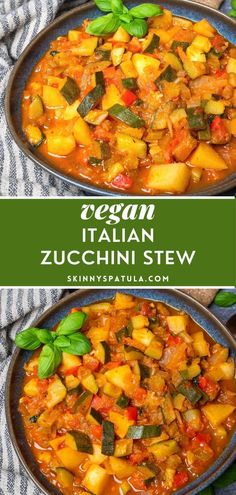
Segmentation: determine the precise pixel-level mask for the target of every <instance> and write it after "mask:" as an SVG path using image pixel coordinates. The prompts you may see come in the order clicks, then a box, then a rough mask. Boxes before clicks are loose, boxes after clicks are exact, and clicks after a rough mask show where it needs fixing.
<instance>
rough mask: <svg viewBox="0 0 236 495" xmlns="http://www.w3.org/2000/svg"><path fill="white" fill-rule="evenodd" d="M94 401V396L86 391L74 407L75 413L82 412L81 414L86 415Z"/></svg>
mask: <svg viewBox="0 0 236 495" xmlns="http://www.w3.org/2000/svg"><path fill="white" fill-rule="evenodd" d="M92 399H93V394H92V393H91V392H89V391H88V390H85V391H84V392H83V393H82V394H81V395H80V396H79V398H78V399H77V401H76V403H75V405H74V407H73V412H74V413H76V412H80V413H81V414H86V413H87V411H88V410H89V408H90V405H91V402H92Z"/></svg>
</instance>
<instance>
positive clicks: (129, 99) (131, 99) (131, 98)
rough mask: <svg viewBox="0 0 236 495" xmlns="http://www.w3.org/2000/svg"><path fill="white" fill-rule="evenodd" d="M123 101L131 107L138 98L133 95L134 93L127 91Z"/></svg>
mask: <svg viewBox="0 0 236 495" xmlns="http://www.w3.org/2000/svg"><path fill="white" fill-rule="evenodd" d="M122 100H123V101H124V103H125V105H126V106H127V107H129V106H130V105H132V103H134V101H135V100H137V96H136V94H135V93H133V91H130V90H129V89H127V91H125V93H124V94H123V95H122Z"/></svg>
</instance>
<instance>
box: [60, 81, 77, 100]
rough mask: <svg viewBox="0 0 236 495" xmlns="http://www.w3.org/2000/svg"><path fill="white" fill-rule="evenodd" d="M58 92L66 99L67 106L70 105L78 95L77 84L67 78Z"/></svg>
mask: <svg viewBox="0 0 236 495" xmlns="http://www.w3.org/2000/svg"><path fill="white" fill-rule="evenodd" d="M60 92H61V94H62V96H64V98H65V99H66V101H67V103H69V105H72V103H74V101H75V100H77V98H78V97H79V95H80V89H79V86H78V84H76V82H75V81H74V79H72V78H71V77H68V76H67V78H66V82H65V84H64V86H62V88H61V89H60Z"/></svg>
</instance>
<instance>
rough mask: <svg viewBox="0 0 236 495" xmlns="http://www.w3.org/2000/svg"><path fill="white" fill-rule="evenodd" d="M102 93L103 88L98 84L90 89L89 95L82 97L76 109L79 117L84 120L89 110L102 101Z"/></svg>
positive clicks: (103, 91)
mask: <svg viewBox="0 0 236 495" xmlns="http://www.w3.org/2000/svg"><path fill="white" fill-rule="evenodd" d="M104 93H105V90H104V87H103V86H101V85H100V84H99V85H98V86H95V88H93V89H91V91H89V93H88V94H87V95H86V96H85V97H84V99H83V100H82V101H81V103H80V105H79V106H78V108H77V112H78V113H79V114H80V116H81V117H83V118H84V117H85V116H86V115H87V114H88V113H89V112H90V110H93V109H94V108H95V107H96V105H98V103H99V102H100V100H101V99H102V97H103V95H104Z"/></svg>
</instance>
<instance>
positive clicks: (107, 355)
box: [95, 341, 111, 364]
mask: <svg viewBox="0 0 236 495" xmlns="http://www.w3.org/2000/svg"><path fill="white" fill-rule="evenodd" d="M95 356H96V358H97V359H98V361H100V363H102V364H106V363H108V362H109V361H110V360H111V351H110V347H109V345H108V344H107V342H105V341H103V342H99V344H98V345H97V347H96V350H95Z"/></svg>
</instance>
